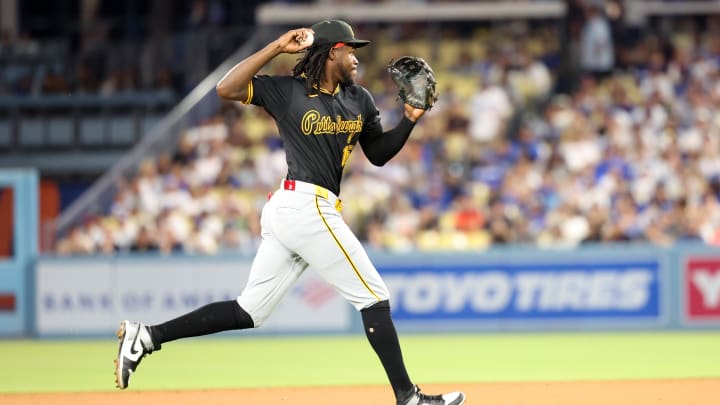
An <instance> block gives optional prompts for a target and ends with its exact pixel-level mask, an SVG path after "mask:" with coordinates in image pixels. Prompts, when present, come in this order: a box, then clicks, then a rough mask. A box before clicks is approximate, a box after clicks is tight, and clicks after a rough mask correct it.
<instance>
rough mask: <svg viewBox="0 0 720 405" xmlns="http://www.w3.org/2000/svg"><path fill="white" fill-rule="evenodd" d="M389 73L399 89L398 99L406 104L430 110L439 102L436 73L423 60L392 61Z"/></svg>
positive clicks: (408, 58)
mask: <svg viewBox="0 0 720 405" xmlns="http://www.w3.org/2000/svg"><path fill="white" fill-rule="evenodd" d="M388 72H389V73H390V78H392V80H393V82H394V83H395V85H396V86H397V87H398V89H399V93H398V98H399V99H400V100H402V101H403V102H404V103H406V104H410V105H411V106H413V107H415V108H420V109H423V110H429V109H431V108H432V106H433V104H435V101H437V98H438V97H437V90H436V89H435V87H436V85H437V80H435V73H434V72H433V70H432V68H431V67H430V65H428V64H427V62H425V60H423V59H422V58H418V57H417V56H402V57H400V58H398V59H397V60H390V63H388Z"/></svg>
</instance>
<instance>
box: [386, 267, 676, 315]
mask: <svg viewBox="0 0 720 405" xmlns="http://www.w3.org/2000/svg"><path fill="white" fill-rule="evenodd" d="M382 273H383V276H384V278H385V280H386V282H387V283H388V287H389V288H390V293H391V297H393V305H392V308H393V316H394V318H395V319H396V320H397V321H399V322H402V321H477V322H479V323H482V322H489V321H492V322H495V321H514V320H515V321H533V320H537V321H578V320H581V321H585V320H591V321H592V320H609V321H623V320H649V321H653V322H654V321H657V322H660V321H662V319H661V318H662V317H663V316H664V313H663V312H664V309H663V308H662V305H661V303H662V302H661V291H662V290H661V284H662V283H663V282H664V280H663V279H662V274H661V272H660V265H659V263H658V261H656V260H650V261H627V262H623V261H619V262H606V263H603V262H581V261H578V262H577V263H567V262H558V263H554V261H553V260H551V259H546V260H542V262H541V263H538V264H501V265H490V264H468V265H454V266H433V267H428V268H412V269H409V268H403V267H384V268H382Z"/></svg>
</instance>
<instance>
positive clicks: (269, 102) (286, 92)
mask: <svg viewBox="0 0 720 405" xmlns="http://www.w3.org/2000/svg"><path fill="white" fill-rule="evenodd" d="M293 80H294V79H293V78H292V77H290V76H267V75H258V76H255V77H253V79H252V80H251V81H250V84H248V86H249V88H248V99H247V102H246V103H245V104H253V105H256V106H260V107H264V108H265V109H266V110H267V112H269V113H270V115H272V116H273V117H275V118H276V119H279V118H280V117H281V116H282V115H283V114H282V113H283V112H284V111H286V110H287V104H288V101H289V100H290V99H291V97H292V94H291V93H292V84H293Z"/></svg>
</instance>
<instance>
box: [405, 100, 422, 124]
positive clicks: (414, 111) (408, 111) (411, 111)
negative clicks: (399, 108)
mask: <svg viewBox="0 0 720 405" xmlns="http://www.w3.org/2000/svg"><path fill="white" fill-rule="evenodd" d="M424 114H425V110H423V109H422V108H415V107H413V106H411V105H410V104H405V117H406V118H407V119H409V120H410V121H412V122H417V120H419V119H420V117H422V116H423V115H424Z"/></svg>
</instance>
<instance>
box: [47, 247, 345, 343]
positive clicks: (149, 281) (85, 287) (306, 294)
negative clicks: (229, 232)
mask: <svg viewBox="0 0 720 405" xmlns="http://www.w3.org/2000/svg"><path fill="white" fill-rule="evenodd" d="M249 269H250V262H249V261H236V260H218V259H211V260H208V259H205V260H197V259H196V260H182V259H177V258H172V259H170V258H167V259H165V258H151V259H126V260H101V259H100V260H67V261H64V260H48V261H40V262H39V263H38V267H37V278H36V280H37V283H36V285H37V292H36V296H35V297H36V330H37V332H38V333H39V334H40V335H47V334H54V335H66V334H107V333H112V332H113V331H115V329H116V328H117V325H118V324H119V322H120V321H121V320H123V319H129V320H137V321H142V322H144V323H149V324H152V323H158V322H164V321H167V320H169V319H172V318H174V317H177V316H179V315H182V314H184V313H186V312H189V311H192V310H194V309H197V308H198V307H200V306H202V305H205V304H208V303H211V302H214V301H219V300H232V299H235V298H236V297H237V295H238V294H240V292H242V289H243V288H244V286H245V283H246V280H247V276H248V273H249ZM350 324H351V310H350V308H349V304H347V303H345V301H344V300H343V299H342V297H340V296H339V295H338V294H337V293H336V292H335V291H334V290H333V288H332V287H331V286H329V285H328V284H327V283H325V282H324V281H323V280H322V279H320V278H319V277H318V276H317V275H315V274H313V273H312V272H308V273H307V274H304V275H303V276H302V277H300V279H299V280H298V282H297V283H296V284H295V285H294V286H293V287H292V288H291V289H290V291H288V293H287V294H286V296H285V298H284V299H283V300H282V302H281V303H280V304H279V305H278V307H277V308H276V309H275V311H274V312H273V314H272V315H271V317H270V318H269V319H268V321H267V322H266V323H265V324H264V325H263V326H262V331H265V332H285V331H287V332H302V331H313V332H336V331H345V330H346V329H348V328H349V327H350Z"/></svg>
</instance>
